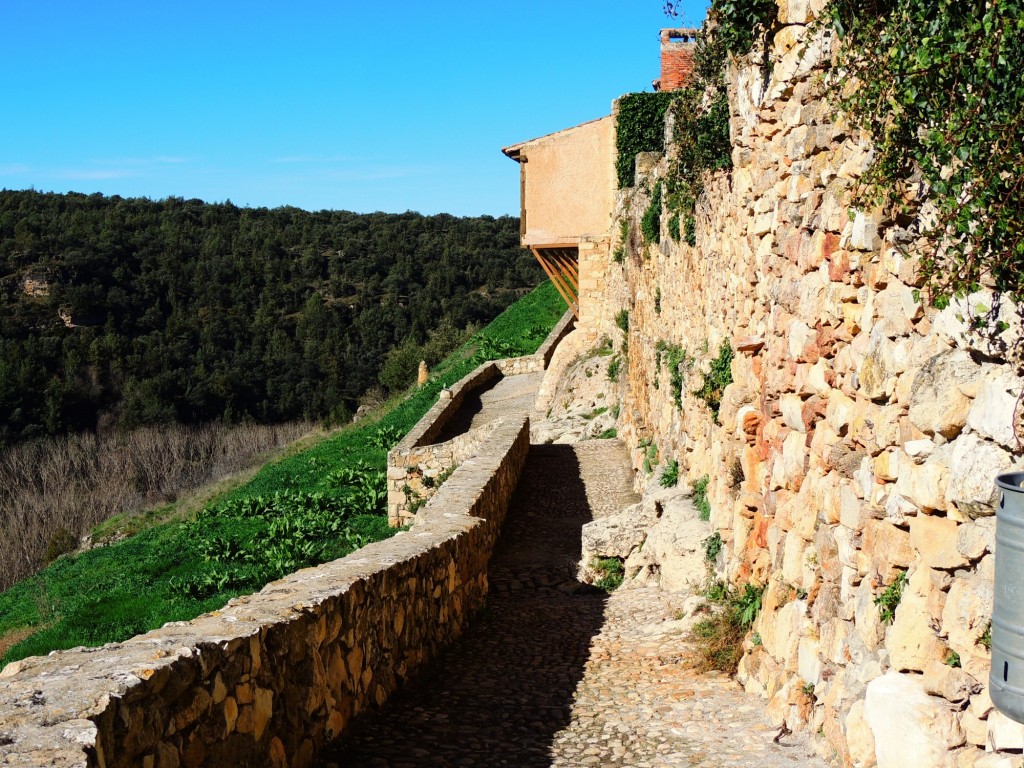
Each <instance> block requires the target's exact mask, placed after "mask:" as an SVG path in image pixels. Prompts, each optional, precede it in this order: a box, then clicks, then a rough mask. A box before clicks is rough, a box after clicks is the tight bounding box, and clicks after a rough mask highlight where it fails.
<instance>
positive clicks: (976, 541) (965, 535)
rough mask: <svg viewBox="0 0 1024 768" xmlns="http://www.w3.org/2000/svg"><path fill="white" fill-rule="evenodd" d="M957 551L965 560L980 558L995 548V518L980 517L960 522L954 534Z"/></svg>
mask: <svg viewBox="0 0 1024 768" xmlns="http://www.w3.org/2000/svg"><path fill="white" fill-rule="evenodd" d="M956 548H957V551H958V552H959V553H960V554H961V555H963V556H964V557H965V558H966V559H967V560H970V561H972V562H973V561H975V560H980V559H981V558H982V557H983V556H984V555H985V554H987V553H988V552H994V551H995V548H996V519H995V517H981V518H978V519H977V520H971V521H968V522H966V523H961V524H960V527H959V528H957V535H956Z"/></svg>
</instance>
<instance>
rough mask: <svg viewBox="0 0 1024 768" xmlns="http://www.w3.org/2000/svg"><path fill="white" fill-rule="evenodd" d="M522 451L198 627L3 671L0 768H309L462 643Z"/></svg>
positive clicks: (524, 435) (466, 471)
mask: <svg viewBox="0 0 1024 768" xmlns="http://www.w3.org/2000/svg"><path fill="white" fill-rule="evenodd" d="M528 450H529V422H528V419H527V418H526V417H522V418H518V419H510V420H506V421H505V422H504V423H502V424H500V425H498V426H497V427H496V428H495V430H494V433H493V434H492V435H491V436H490V439H488V440H487V441H486V443H484V444H483V445H482V446H481V448H480V451H479V453H478V455H477V456H475V457H474V458H471V459H468V460H466V461H465V462H464V463H463V464H462V465H461V466H460V467H459V469H458V470H457V471H456V472H455V473H454V474H453V475H452V477H451V478H450V479H449V480H448V482H447V483H446V484H445V486H444V488H443V489H442V490H441V491H440V492H439V493H438V494H437V495H436V496H435V497H434V499H433V500H432V501H431V503H430V504H429V505H427V507H425V508H424V509H423V510H422V511H421V512H420V514H419V515H418V516H417V519H416V524H415V526H414V527H413V528H412V529H411V530H410V531H407V532H403V533H399V534H398V535H396V536H395V537H393V538H391V539H388V540H387V541H383V542H379V543H376V544H371V545H369V546H367V547H364V548H363V549H361V550H359V551H357V552H354V553H352V554H351V555H349V556H347V557H344V558H342V559H340V560H336V561H334V562H331V563H326V564H324V565H321V566H319V567H317V568H308V569H305V570H302V571H299V572H297V573H295V574H292V575H291V576H289V577H287V578H285V579H282V580H280V581H277V582H274V583H272V584H269V585H267V586H266V587H265V588H264V589H263V590H262V591H261V592H259V593H257V594H255V595H250V596H247V597H242V598H237V599H235V600H232V601H231V602H230V603H228V605H227V606H226V607H225V608H224V609H223V610H220V611H214V612H213V613H210V614H206V615H204V616H201V617H199V618H198V619H195V620H194V621H191V622H179V623H172V624H168V625H166V626H164V627H163V628H161V629H158V630H155V631H153V632H149V633H147V634H145V635H141V636H139V637H136V638H133V639H131V640H128V641H126V642H124V643H117V644H111V645H107V646H104V647H103V648H98V649H83V648H79V649H74V650H71V651H62V652H58V653H53V654H50V655H49V656H46V657H36V658H30V659H25V660H23V661H19V662H15V663H13V664H9V665H8V666H7V667H6V668H5V669H4V670H3V671H2V672H0V764H2V765H6V766H42V765H47V766H66V767H71V766H75V767H76V768H78V767H80V766H81V767H83V768H84V767H86V766H88V767H89V768H92V767H94V766H110V767H113V766H152V767H153V768H163V767H164V766H198V765H238V766H244V765H251V766H291V767H292V768H294V767H296V766H305V765H310V764H312V762H313V761H314V759H315V755H316V753H317V751H318V750H319V748H320V747H321V746H322V745H323V744H324V743H325V742H326V741H329V740H330V739H333V738H335V737H337V736H338V734H340V733H341V732H342V731H343V730H344V728H345V727H346V725H347V724H348V723H349V722H350V720H351V719H352V718H353V717H354V716H355V715H356V714H358V713H359V712H360V711H362V710H363V709H365V708H367V707H370V706H374V705H380V704H382V703H383V702H384V701H385V700H386V699H387V698H388V696H389V695H390V694H391V693H392V692H393V691H394V690H395V689H396V688H397V687H399V686H400V685H401V684H402V683H403V682H404V681H405V680H407V679H409V678H410V677H411V676H412V675H413V674H414V673H415V672H416V670H417V669H419V668H420V667H421V666H422V665H423V664H424V663H425V662H427V661H429V660H430V659H432V658H433V657H434V656H435V655H436V654H437V653H438V651H440V650H441V649H442V648H443V647H444V646H446V645H447V644H449V643H451V642H452V641H453V640H455V639H456V638H457V637H459V635H460V634H461V633H462V631H463V629H464V628H465V626H466V623H467V622H468V620H469V619H470V618H471V617H472V615H473V614H474V612H475V610H476V608H477V607H479V606H480V605H481V603H482V601H483V599H484V597H485V595H486V593H487V567H488V563H489V561H490V557H491V552H492V550H493V547H494V544H495V541H496V540H497V537H498V533H499V530H500V527H501V524H502V522H503V520H504V517H505V514H506V512H507V509H508V502H509V499H510V497H511V495H512V492H513V490H514V489H515V486H516V484H517V482H518V479H519V475H520V472H521V470H522V466H523V463H524V461H525V459H526V454H527V451H528Z"/></svg>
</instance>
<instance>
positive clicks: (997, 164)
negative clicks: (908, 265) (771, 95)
mask: <svg viewBox="0 0 1024 768" xmlns="http://www.w3.org/2000/svg"><path fill="white" fill-rule="evenodd" d="M826 14H827V17H828V19H829V20H831V22H832V24H833V25H834V27H835V29H836V31H837V33H838V34H839V36H840V38H841V40H842V44H841V46H840V52H839V60H838V64H839V66H838V67H837V68H836V70H835V74H834V76H833V78H832V82H831V84H832V86H833V91H834V94H835V95H836V97H837V98H838V106H839V108H840V110H841V111H842V112H843V113H845V114H846V115H847V116H848V118H849V119H850V122H851V123H852V124H853V125H854V126H855V127H858V128H861V129H863V130H865V131H867V132H868V134H869V135H870V136H871V139H872V142H873V144H874V157H873V160H872V163H871V165H870V167H869V168H868V170H867V172H866V173H865V175H864V176H863V178H862V179H861V182H860V184H859V187H858V188H857V190H856V194H857V202H858V204H860V205H862V206H865V207H869V206H873V205H883V206H885V207H886V209H887V212H888V214H889V215H890V216H891V217H892V218H893V219H894V220H895V221H897V223H901V222H903V223H905V225H906V224H909V223H910V222H915V223H914V225H913V229H912V234H919V235H923V236H924V237H925V238H926V239H927V241H928V242H929V243H930V247H929V248H928V249H927V250H926V252H925V253H924V254H923V255H922V260H921V271H922V275H923V277H924V278H925V279H926V280H927V281H928V284H929V286H930V289H931V299H932V301H933V303H935V304H937V305H938V306H944V305H945V303H946V302H947V301H948V299H949V297H950V296H954V295H961V294H964V293H967V292H970V291H973V290H976V289H977V288H978V287H980V285H981V284H982V283H983V282H987V281H991V282H992V283H993V284H994V285H995V287H996V288H997V289H998V290H1001V291H1006V292H1008V293H1009V294H1011V295H1012V296H1013V297H1014V298H1016V299H1018V300H1019V299H1024V217H1022V216H1021V211H1022V210H1024V79H1022V78H1021V72H1022V71H1024V2H1022V0H999V1H998V2H985V1H983V0H833V1H832V2H831V3H830V4H829V6H828V7H827V9H826ZM922 201H926V202H925V203H924V205H925V206H926V207H922ZM932 208H934V210H928V209H932ZM922 213H923V214H924V215H923V216H922V215H921V214H922ZM915 220H916V221H915ZM915 230H916V231H915Z"/></svg>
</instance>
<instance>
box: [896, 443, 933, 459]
mask: <svg viewBox="0 0 1024 768" xmlns="http://www.w3.org/2000/svg"><path fill="white" fill-rule="evenodd" d="M903 450H904V451H905V452H906V454H907V456H909V457H910V458H911V459H913V461H914V463H915V464H921V463H923V462H924V461H925V459H927V458H928V457H929V456H931V455H932V452H933V451H934V450H935V443H934V442H933V441H932V440H930V439H928V438H924V439H922V440H908V441H907V442H906V443H905V444H904V445H903Z"/></svg>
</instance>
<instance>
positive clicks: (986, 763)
mask: <svg viewBox="0 0 1024 768" xmlns="http://www.w3.org/2000/svg"><path fill="white" fill-rule="evenodd" d="M1021 766H1024V758H1022V757H1021V756H1020V755H1003V754H998V753H996V752H993V753H990V754H987V755H985V756H984V757H982V758H980V759H979V760H978V761H977V762H975V763H973V765H972V766H971V768H1021Z"/></svg>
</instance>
